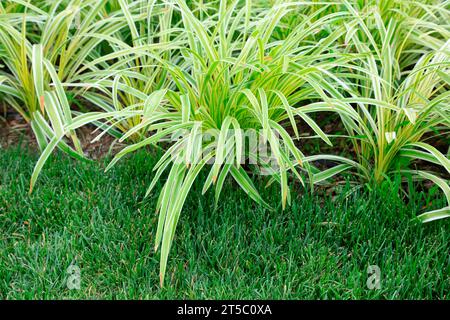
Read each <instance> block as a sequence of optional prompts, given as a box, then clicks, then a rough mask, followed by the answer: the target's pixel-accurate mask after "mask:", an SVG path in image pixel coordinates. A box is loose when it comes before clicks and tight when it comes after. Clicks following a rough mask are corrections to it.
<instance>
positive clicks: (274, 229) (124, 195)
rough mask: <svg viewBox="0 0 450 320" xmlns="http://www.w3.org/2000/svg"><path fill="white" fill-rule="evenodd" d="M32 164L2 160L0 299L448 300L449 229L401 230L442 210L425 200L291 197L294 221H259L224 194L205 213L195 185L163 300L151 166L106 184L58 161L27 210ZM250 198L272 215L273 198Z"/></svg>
mask: <svg viewBox="0 0 450 320" xmlns="http://www.w3.org/2000/svg"><path fill="white" fill-rule="evenodd" d="M36 159H37V155H36V154H35V153H33V152H30V151H27V150H26V149H24V148H23V147H17V148H10V149H8V150H5V149H0V161H1V164H2V170H1V174H0V298H2V299H5V298H6V299H16V298H24V299H31V298H43V299H50V298H56V299H66V298H67V299H69V298H84V299H97V298H106V299H110V298H113V299H118V298H127V299H166V298H179V299H182V298H188V299H189V298H199V299H204V298H215V299H238V298H245V299H281V298H283V299H316V298H320V299H348V298H367V299H373V298H381V299H400V298H407V299H429V298H438V299H448V298H449V291H450V280H449V274H450V267H449V252H450V250H449V249H450V241H449V240H450V233H449V227H450V221H437V222H434V223H430V224H427V225H422V224H420V223H417V222H416V221H414V220H412V218H413V217H414V215H415V214H417V212H422V211H421V210H422V209H421V208H422V207H423V206H424V205H425V204H426V203H429V202H430V201H432V202H433V204H432V206H435V207H436V208H439V207H440V206H441V207H442V206H443V205H444V204H445V203H444V199H443V197H442V195H441V194H440V193H439V192H437V191H436V190H435V189H432V190H431V192H429V193H427V194H428V195H425V194H423V193H419V192H416V193H411V196H412V198H411V201H405V202H402V201H401V200H399V197H398V196H397V191H396V190H392V188H390V187H386V188H385V190H373V191H371V192H370V191H367V190H362V189H360V190H357V191H355V192H352V193H348V192H342V193H341V194H340V195H339V196H336V197H334V199H333V197H331V196H326V195H324V194H323V192H322V193H319V192H317V193H316V194H315V195H311V194H310V193H308V192H305V191H304V190H301V189H300V188H297V189H296V190H295V191H298V193H297V194H293V204H292V206H291V207H288V208H287V209H286V210H285V211H282V210H281V208H279V207H275V210H273V211H270V210H267V209H264V208H261V207H259V206H257V205H255V204H254V203H253V202H252V201H251V200H250V199H249V198H248V197H247V196H246V195H245V194H242V192H241V191H240V190H239V188H237V187H236V186H235V185H234V184H232V183H231V182H230V183H229V184H228V185H226V187H225V190H224V191H223V194H222V197H221V200H220V202H219V204H218V206H217V207H216V206H214V194H213V193H212V192H208V193H207V194H206V195H205V196H202V195H201V189H202V185H201V183H198V184H197V185H196V186H195V187H194V189H193V192H192V193H191V194H190V196H189V198H188V202H187V205H186V206H185V208H184V210H183V213H182V218H181V220H180V223H179V225H178V228H177V233H176V235H175V242H174V246H173V248H172V251H171V255H170V259H169V264H168V271H167V275H166V283H165V286H164V288H162V289H161V288H160V287H159V255H158V253H156V254H155V253H154V250H153V248H154V236H155V232H156V224H157V215H156V214H155V212H154V208H155V201H156V197H157V195H158V194H159V190H156V191H155V192H154V193H153V194H152V196H150V197H149V198H147V199H145V200H144V199H143V195H144V193H145V191H146V187H147V185H148V183H149V182H150V180H151V178H152V172H151V168H152V166H153V165H154V159H157V157H156V156H155V155H153V156H152V154H151V153H148V152H144V151H141V152H138V153H136V154H135V155H133V156H132V157H129V158H127V159H126V160H124V161H122V162H120V163H119V165H118V166H116V167H115V168H114V169H113V170H112V171H110V172H108V173H104V172H103V168H104V167H105V164H106V163H107V160H105V161H104V162H103V163H101V164H97V163H82V162H75V161H73V160H71V159H69V158H67V157H66V156H62V155H55V156H53V157H52V158H51V160H50V161H49V162H48V163H47V165H46V167H45V168H44V170H43V174H42V176H41V178H40V180H39V183H38V185H37V188H36V190H35V191H34V193H33V194H32V195H31V196H29V195H28V188H29V178H30V175H31V172H32V169H33V166H34V164H35V161H36ZM162 182H163V181H162ZM200 182H201V181H200ZM160 187H161V186H159V188H160ZM259 189H260V190H262V195H263V196H264V198H265V199H267V201H268V202H269V203H271V204H274V205H277V204H279V203H280V199H279V190H278V188H277V187H276V186H274V187H269V188H265V184H264V183H263V182H261V184H260V186H259ZM344 189H345V188H344ZM347 189H348V188H347ZM366 189H369V188H366ZM344 191H345V190H344ZM430 193H431V194H432V196H431V198H428V197H429V194H430ZM71 265H76V266H78V267H79V268H80V270H81V282H80V290H69V289H68V287H67V280H68V277H69V274H68V273H67V270H68V268H69V266H71ZM369 265H378V266H379V268H380V270H381V289H380V290H369V289H368V287H367V284H366V281H367V278H368V274H367V267H368V266H369Z"/></svg>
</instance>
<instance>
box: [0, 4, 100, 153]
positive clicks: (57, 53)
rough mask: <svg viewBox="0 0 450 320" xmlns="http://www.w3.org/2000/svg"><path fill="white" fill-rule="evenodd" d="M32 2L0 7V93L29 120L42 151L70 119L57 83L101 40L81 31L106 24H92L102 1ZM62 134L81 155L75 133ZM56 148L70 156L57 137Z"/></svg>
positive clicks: (71, 71) (71, 72) (66, 76)
mask: <svg viewBox="0 0 450 320" xmlns="http://www.w3.org/2000/svg"><path fill="white" fill-rule="evenodd" d="M37 5H38V4H35V5H33V4H31V3H30V2H25V1H23V2H20V3H17V2H16V1H6V2H5V3H4V4H3V3H2V5H1V6H0V40H1V44H0V58H1V60H2V61H3V63H4V64H5V66H6V68H4V69H3V70H1V71H0V92H1V93H3V94H4V97H3V98H4V99H5V101H6V102H7V103H8V105H10V106H12V107H13V108H14V109H15V110H16V111H17V112H18V113H20V114H21V115H22V116H23V118H24V119H25V120H26V121H28V122H30V123H31V126H32V129H33V132H34V134H35V136H36V139H37V141H38V142H39V146H40V148H41V149H42V150H44V149H45V148H46V146H47V145H48V144H49V142H50V140H52V139H53V137H54V136H60V135H62V132H63V126H64V124H70V123H71V121H72V113H71V110H70V102H69V101H68V98H67V95H66V93H65V91H64V90H63V89H62V86H61V84H60V82H61V81H65V80H67V79H70V78H71V77H72V76H73V75H74V74H76V72H77V71H78V70H79V68H80V66H81V65H82V64H83V63H84V62H85V61H86V59H87V58H88V57H89V56H90V55H91V54H92V53H93V50H94V49H95V48H96V46H97V45H98V43H99V42H100V41H101V40H99V39H97V38H95V37H87V36H86V35H87V34H88V33H90V32H94V31H95V30H97V29H101V28H105V26H106V25H107V24H106V23H105V22H104V21H101V22H100V24H98V25H97V26H93V25H95V24H96V23H97V22H98V20H101V19H97V18H98V14H99V12H100V10H101V8H102V5H103V3H102V2H98V1H95V2H94V1H81V0H74V1H70V2H69V3H64V4H62V3H60V2H53V4H50V3H40V7H37ZM34 43H38V44H34ZM94 55H95V54H94ZM55 66H56V67H55ZM67 135H68V136H70V138H71V140H72V141H73V144H74V146H75V149H76V150H77V152H76V153H77V154H78V155H77V156H81V155H82V151H81V147H80V143H79V141H78V138H77V136H76V134H75V133H74V132H68V133H67ZM58 147H59V148H60V149H62V150H66V151H67V150H70V151H69V153H70V154H72V155H75V152H74V151H73V150H71V149H70V148H69V147H68V146H67V145H66V144H65V143H64V142H63V141H61V142H60V143H59V144H58Z"/></svg>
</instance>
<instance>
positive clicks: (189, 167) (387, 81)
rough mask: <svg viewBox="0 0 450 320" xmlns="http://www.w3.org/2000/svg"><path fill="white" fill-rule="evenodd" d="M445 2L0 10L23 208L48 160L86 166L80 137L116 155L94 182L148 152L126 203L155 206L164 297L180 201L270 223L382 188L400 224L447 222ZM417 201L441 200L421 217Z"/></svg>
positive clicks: (86, 0) (124, 1)
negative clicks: (18, 124) (28, 148)
mask: <svg viewBox="0 0 450 320" xmlns="http://www.w3.org/2000/svg"><path fill="white" fill-rule="evenodd" d="M449 5H450V2H449V1H438V0H427V1H420V2H416V1H403V0H396V1H384V0H381V1H375V0H364V1H360V0H358V1H357V0H353V1H351V0H343V1H300V2H288V1H250V0H247V1H213V2H207V3H206V2H205V3H203V2H196V1H184V0H166V1H160V0H158V1H156V0H154V1H137V0H135V1H132V0H117V1H112V0H103V1H91V0H65V1H55V2H51V3H50V2H48V1H33V2H27V1H19V0H9V1H2V2H1V4H0V40H1V43H0V65H1V69H0V101H2V103H3V104H5V105H6V107H7V108H9V109H10V110H15V112H17V113H18V114H20V115H21V116H22V117H23V119H24V121H26V122H29V125H30V126H31V128H32V131H33V134H34V138H35V140H36V141H37V142H38V146H39V147H40V151H41V155H40V157H39V159H37V160H36V165H35V167H34V170H33V172H32V174H31V175H30V181H31V182H30V188H29V191H30V194H31V195H30V197H33V194H32V192H33V190H34V192H39V191H38V190H35V189H40V188H41V187H42V186H41V183H40V182H39V181H40V180H38V178H39V176H40V175H41V174H43V175H44V176H45V171H46V170H48V169H49V167H50V165H49V164H47V165H46V163H47V162H50V163H51V161H52V160H49V159H51V155H52V154H53V153H54V151H55V150H56V149H60V150H61V151H63V152H65V153H67V154H68V155H70V156H72V157H74V158H76V159H78V160H80V161H81V162H78V163H79V164H77V165H80V166H84V165H85V164H82V163H84V162H86V161H88V162H89V159H88V157H87V156H86V155H85V154H84V152H83V147H82V144H81V143H80V139H79V137H78V134H77V132H79V131H80V130H81V129H83V128H85V127H88V128H91V130H93V132H94V134H95V135H96V138H94V139H93V142H98V141H100V139H102V137H104V136H106V135H110V136H112V137H113V138H114V139H116V140H117V141H118V142H121V143H124V144H125V147H123V148H122V149H121V150H119V151H118V152H117V153H116V154H115V155H114V157H113V158H112V159H111V161H110V162H109V164H108V165H107V166H106V167H105V169H106V170H107V171H108V170H115V167H116V166H120V165H121V164H120V163H121V162H119V160H121V159H122V158H124V157H125V156H130V154H131V153H134V152H136V151H138V152H140V153H139V154H140V155H141V157H143V156H142V154H147V155H148V157H149V158H152V159H153V160H154V165H152V166H149V165H146V164H145V163H142V166H144V167H145V168H141V169H140V170H144V172H146V173H147V176H145V178H143V179H142V180H141V181H140V182H142V183H144V182H145V183H146V185H145V186H140V188H142V189H143V190H139V192H137V191H136V194H139V195H140V196H139V197H136V198H135V199H134V201H135V202H136V203H140V202H141V201H144V202H147V201H148V202H149V203H150V202H151V205H148V206H145V212H146V213H147V216H148V219H149V221H153V220H152V219H153V216H154V212H155V210H156V213H157V222H156V226H155V228H154V229H155V230H152V231H149V230H147V232H149V233H151V234H153V233H152V232H154V234H155V236H154V237H153V238H152V241H153V246H154V250H155V251H158V250H160V253H158V254H159V260H160V266H159V270H160V271H159V280H160V285H161V286H163V285H164V282H165V278H166V275H168V273H167V272H168V270H170V262H169V261H170V260H169V253H170V251H171V249H172V247H173V243H177V240H176V238H177V232H176V230H177V228H178V227H179V226H178V224H179V222H180V221H184V220H183V214H182V213H184V212H187V211H188V210H187V208H186V206H187V205H189V203H190V201H191V200H190V199H191V197H195V196H196V195H195V194H198V193H200V194H201V195H202V197H204V199H205V201H206V200H207V199H210V197H211V196H210V194H211V192H213V196H212V197H213V200H212V204H211V205H215V206H216V207H215V208H216V209H214V210H213V209H210V210H212V212H215V213H216V212H217V210H219V209H218V208H217V207H218V206H219V204H220V202H219V200H220V199H222V197H223V196H224V193H225V190H227V186H230V185H234V186H236V191H235V192H236V193H238V194H241V195H246V196H247V197H248V198H249V199H251V200H253V201H254V202H255V203H254V204H253V205H254V206H256V207H258V208H260V209H259V210H266V211H264V212H271V215H272V214H275V213H276V214H278V215H281V216H283V215H286V214H287V212H289V210H292V209H289V207H290V206H292V205H298V201H306V202H305V203H310V205H313V204H312V203H313V202H307V201H313V199H315V198H314V197H315V195H316V194H317V193H319V194H321V197H323V198H324V200H323V201H325V203H328V204H331V203H333V202H330V201H331V200H330V199H328V198H329V197H330V194H334V195H335V196H336V197H338V198H339V197H344V196H343V195H349V194H350V195H352V197H353V198H352V199H354V201H356V202H357V203H359V202H358V201H357V200H356V199H357V196H356V195H359V196H366V195H367V194H366V193H364V190H371V192H373V193H374V196H373V197H374V198H373V199H374V201H380V200H379V199H382V198H383V197H387V196H388V195H387V193H389V192H387V191H386V190H387V189H388V188H391V189H393V190H394V192H392V194H393V197H394V198H395V199H396V201H395V203H397V204H399V203H408V206H409V207H408V208H410V209H411V208H414V211H413V213H412V214H410V215H409V216H408V217H407V218H406V217H405V215H403V216H402V217H396V218H395V219H398V220H401V219H406V220H408V222H407V223H411V224H413V225H414V223H415V222H413V221H411V219H412V220H415V219H416V220H417V221H422V222H430V223H432V224H439V225H438V226H442V227H445V226H446V222H442V221H436V220H441V219H443V218H446V217H449V216H450V187H449V184H448V177H449V174H450V160H449V143H448V141H449V136H448V134H449V125H450V108H449V102H450V101H449V100H450V95H449V93H448V92H449V91H448V88H449V85H450V77H449V73H448V70H449V67H450V63H449V62H450V61H449V50H450V40H449V34H450V28H449V24H448V21H450V19H449V18H450V11H449V9H450V6H449ZM324 117H325V118H327V117H332V119H335V120H333V122H334V123H333V126H332V127H331V129H330V128H328V126H326V125H324V123H322V121H323V119H324ZM339 141H340V142H341V143H340V147H338V146H337V144H336V143H337V142H339ZM342 142H343V143H342ZM342 145H344V147H342ZM311 150H318V151H317V152H311ZM156 151H157V152H156ZM136 161H137V160H136ZM126 163H128V164H129V163H130V162H129V161H128V162H126ZM44 165H45V166H44ZM91 165H93V164H91ZM133 167H136V166H133ZM136 179H137V178H136ZM148 179H150V180H148ZM140 182H139V183H138V185H139V184H140ZM430 182H431V184H430ZM43 183H44V182H42V184H43ZM99 183H108V182H105V181H103V182H99ZM110 183H112V182H110ZM199 184H201V188H200V190H197V189H198V185H199ZM343 185H345V186H346V189H345V190H344V188H342V186H343ZM99 188H100V186H99ZM105 188H106V187H105ZM228 188H229V187H228ZM266 188H267V189H269V190H278V191H277V193H278V195H277V196H273V195H272V196H269V195H268V194H267V192H264V190H265V189H266ZM324 188H325V189H327V190H328V192H319V191H320V190H322V191H323V189H324ZM437 190H440V191H439V192H437ZM427 192H428V194H427ZM416 194H420V195H421V197H422V200H423V197H425V198H427V197H428V198H427V199H431V197H435V198H437V199H438V200H437V201H431V200H430V201H428V202H427V203H425V205H423V206H419V207H418V206H415V205H414V201H416V200H418V199H415V198H416V197H415V195H416ZM24 196H26V195H24ZM377 196H380V197H381V198H376V197H377ZM355 197H356V198H355ZM303 198H304V199H305V200H301V199H303ZM419 198H420V197H419ZM5 199H6V196H5ZM145 199H148V200H145ZM151 199H153V200H154V201H151ZM308 199H309V200H308ZM342 199H344V198H342ZM375 199H377V200H375ZM389 199H390V198H389ZM42 201H45V200H42ZM314 201H315V200H314ZM342 201H344V200H342ZM202 203H203V202H202ZM436 203H438V204H440V206H439V207H437V206H436ZM130 206H131V207H133V208H135V207H136V204H134V205H131V204H130ZM208 206H209V205H208ZM368 211H370V210H368ZM260 212H262V211H260ZM198 214H199V215H202V214H206V213H201V212H199V213H198ZM365 214H367V215H368V213H365ZM380 214H382V213H380ZM386 215H387V216H390V217H392V215H391V213H386ZM297 218H298V217H297ZM199 219H200V218H199ZM293 219H296V218H295V217H294V218H293ZM308 219H311V217H310V216H309V217H308ZM364 219H370V217H369V216H367V217H364ZM364 219H363V221H365V220H364ZM380 219H384V218H380ZM417 221H416V222H417ZM398 223H400V222H398ZM405 223H406V222H405ZM414 226H415V225H414ZM424 228H427V227H424ZM431 228H432V227H431ZM436 228H439V227H436ZM357 230H359V231H360V232H363V231H361V230H360V229H359V228H357ZM443 241H445V240H443ZM445 245H446V244H442V245H441V246H440V248H445ZM172 250H176V249H172ZM147 254H148V255H149V256H151V257H152V259H153V257H155V254H154V253H150V252H148V253H147ZM175 255H176V254H175ZM175 259H176V258H175ZM442 289H443V288H442V287H441V290H442ZM340 294H341V293H340ZM432 295H439V294H437V293H432ZM337 296H339V295H337ZM356 296H360V293H358V294H356ZM386 297H388V296H386ZM391 297H393V296H391Z"/></svg>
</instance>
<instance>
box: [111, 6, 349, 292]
mask: <svg viewBox="0 0 450 320" xmlns="http://www.w3.org/2000/svg"><path fill="white" fill-rule="evenodd" d="M176 3H177V6H176V9H177V10H179V11H180V12H181V14H182V19H183V25H184V28H185V29H186V33H187V37H188V45H189V47H188V48H187V49H185V50H182V56H183V60H182V61H181V62H180V63H172V62H171V61H164V64H165V67H166V68H167V70H168V71H169V73H170V77H171V78H172V80H173V82H174V83H175V84H176V87H175V88H168V89H166V90H163V91H161V90H160V91H156V92H154V93H153V94H151V95H150V96H149V97H148V98H147V100H146V102H145V105H144V108H143V110H139V109H136V108H133V107H132V106H131V107H129V108H128V109H126V110H125V112H124V113H122V114H121V116H125V117H127V116H131V114H133V116H136V115H139V116H140V117H141V123H140V124H139V125H137V126H134V127H133V129H131V130H129V131H128V132H127V133H126V134H125V135H124V136H123V137H122V139H126V138H127V137H129V136H131V135H132V134H134V133H136V132H138V131H139V130H141V129H142V128H146V130H147V131H148V132H153V133H154V134H152V135H151V136H150V137H148V138H146V139H145V140H143V141H141V142H139V143H136V144H133V145H131V146H129V147H126V148H125V149H123V150H122V151H121V152H119V153H118V154H117V156H116V157H115V158H114V160H113V161H112V162H111V164H110V165H109V166H108V168H110V167H111V166H113V165H114V164H115V163H116V162H117V161H118V160H119V159H120V158H121V157H123V156H124V155H126V154H128V153H129V152H132V151H134V150H137V149H139V148H142V147H144V146H147V145H151V144H159V143H162V142H164V141H167V138H168V137H170V136H171V135H173V134H176V133H178V132H179V131H180V130H184V134H183V135H182V137H181V139H179V140H177V141H176V142H172V144H171V145H170V147H169V148H168V150H167V152H166V153H165V155H164V156H163V157H162V158H161V159H160V161H159V162H158V164H157V165H156V167H155V170H156V175H155V177H154V180H153V181H152V183H151V185H150V188H149V190H148V192H147V194H148V193H150V192H151V191H152V189H153V187H154V186H155V184H156V182H157V181H158V180H159V179H160V178H161V176H162V174H163V173H164V172H165V171H166V170H169V174H168V178H167V180H166V182H165V184H164V187H163V190H162V192H161V194H160V197H159V200H158V205H157V211H158V213H159V222H158V228H157V234H156V243H155V248H156V249H157V248H158V247H159V246H160V245H161V270H160V272H161V284H162V283H163V281H164V275H165V271H166V266H167V259H168V255H169V251H170V247H171V243H172V240H173V237H174V234H175V229H176V225H177V222H178V219H179V216H180V213H181V210H182V208H183V204H184V202H185V199H186V197H187V195H188V193H189V190H190V188H191V186H192V183H193V182H194V180H195V179H196V178H197V176H198V175H199V173H200V172H201V171H202V170H204V169H206V168H209V174H208V175H207V178H206V181H205V183H204V189H203V191H204V192H206V191H207V190H208V189H209V188H210V187H211V186H212V185H215V192H216V199H218V198H219V195H220V192H221V190H222V186H223V183H224V181H225V180H226V178H227V177H228V176H231V177H233V178H234V180H235V181H236V182H237V183H238V185H239V186H240V187H241V188H242V189H243V190H244V191H245V192H246V193H247V194H248V195H249V196H250V197H252V198H253V199H254V200H256V201H257V202H259V203H264V201H263V199H261V197H260V196H259V193H258V191H257V190H256V189H255V187H254V186H253V183H252V181H251V178H250V176H249V175H248V171H247V170H245V169H244V167H243V166H242V165H241V164H242V163H246V164H249V162H251V160H255V154H254V153H253V151H252V150H247V149H245V148H243V145H244V142H245V133H246V132H248V131H249V130H256V131H260V132H261V134H262V139H263V144H267V146H268V148H269V149H270V151H271V154H272V157H273V159H275V161H276V169H274V170H272V171H270V173H271V175H272V176H274V178H275V180H276V181H279V183H280V185H281V193H282V206H283V208H284V207H285V205H286V204H287V203H288V202H290V192H289V186H288V176H289V172H291V173H293V174H294V176H295V177H297V178H298V179H299V180H300V181H301V182H303V177H302V174H301V172H299V171H298V169H297V168H298V167H299V166H300V167H302V170H303V171H305V172H307V174H308V176H309V180H310V182H311V183H312V182H314V178H315V176H314V172H313V171H312V170H310V169H311V168H310V166H309V164H308V163H307V162H305V161H304V155H303V154H302V152H301V151H300V150H299V149H298V147H297V146H296V144H295V142H294V140H295V138H292V137H291V135H290V134H289V133H288V132H287V131H286V129H285V128H284V127H283V123H285V122H286V121H287V122H288V123H290V124H291V126H292V128H293V130H294V132H295V135H296V136H297V137H298V129H297V126H296V123H295V117H296V116H299V117H300V118H302V119H303V120H304V121H305V122H306V123H307V124H308V125H309V126H310V127H311V128H312V129H313V130H314V131H315V132H316V134H317V135H318V136H319V137H320V138H322V139H323V140H325V141H326V142H327V143H329V144H331V142H330V141H329V139H328V137H327V136H326V135H325V134H324V132H323V131H322V130H321V129H320V127H319V126H318V125H317V124H316V123H315V122H314V121H313V119H312V118H310V117H309V116H308V114H307V113H308V112H303V111H302V108H301V107H300V108H298V107H296V105H297V104H298V103H300V102H302V101H308V100H312V99H317V98H318V97H319V96H318V94H317V93H316V90H315V88H316V87H317V86H319V83H322V82H326V81H327V80H326V79H327V78H328V76H327V75H328V74H329V73H330V70H332V69H333V68H334V67H335V66H336V63H338V64H345V63H346V60H347V58H346V57H344V58H341V57H340V56H336V54H334V53H333V43H334V41H335V39H336V38H338V37H339V36H340V35H341V34H342V30H335V31H334V32H332V33H331V34H330V35H329V36H328V37H326V38H324V39H322V41H321V42H320V43H319V44H317V45H315V46H310V45H309V44H308V43H307V42H306V43H307V45H303V43H305V40H306V39H308V38H309V36H310V34H311V33H313V32H315V30H317V29H320V28H321V27H322V26H323V25H324V24H325V23H327V22H329V21H332V20H333V19H339V18H340V17H341V16H342V14H340V13H336V14H332V15H329V16H327V17H326V18H324V19H317V20H316V21H315V22H312V21H311V20H305V21H304V22H303V23H302V24H300V25H298V26H297V27H296V28H295V29H294V30H292V32H291V33H290V34H289V36H288V37H287V39H286V40H285V41H282V42H278V41H274V39H273V38H272V34H273V31H274V28H275V27H276V25H277V23H278V21H279V20H280V19H281V18H282V17H283V15H285V14H286V13H287V12H289V10H290V9H291V7H290V6H292V5H291V4H282V5H278V6H275V7H274V8H272V9H270V10H265V11H263V12H260V13H259V14H257V15H251V13H252V11H251V9H252V8H251V5H250V2H247V5H246V6H244V7H242V8H237V1H236V2H233V3H232V4H231V5H226V4H225V2H221V5H220V7H219V8H218V11H217V13H216V14H213V15H209V16H206V17H204V19H203V20H199V19H198V18H197V17H196V16H195V15H194V14H193V13H192V11H191V10H190V9H189V8H188V6H187V5H186V4H185V3H184V2H183V1H176ZM329 80H330V81H332V78H330V79H329ZM328 85H331V84H328ZM117 115H118V113H114V114H112V113H111V114H110V116H114V117H117ZM205 132H208V133H211V136H212V140H210V141H204V140H203V139H198V137H199V136H200V137H201V136H202V133H205ZM230 132H232V134H230ZM198 155H200V157H198ZM230 157H231V159H232V160H231V161H229V159H230ZM246 168H247V169H251V166H246ZM331 175H332V174H331V173H329V176H331Z"/></svg>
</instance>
